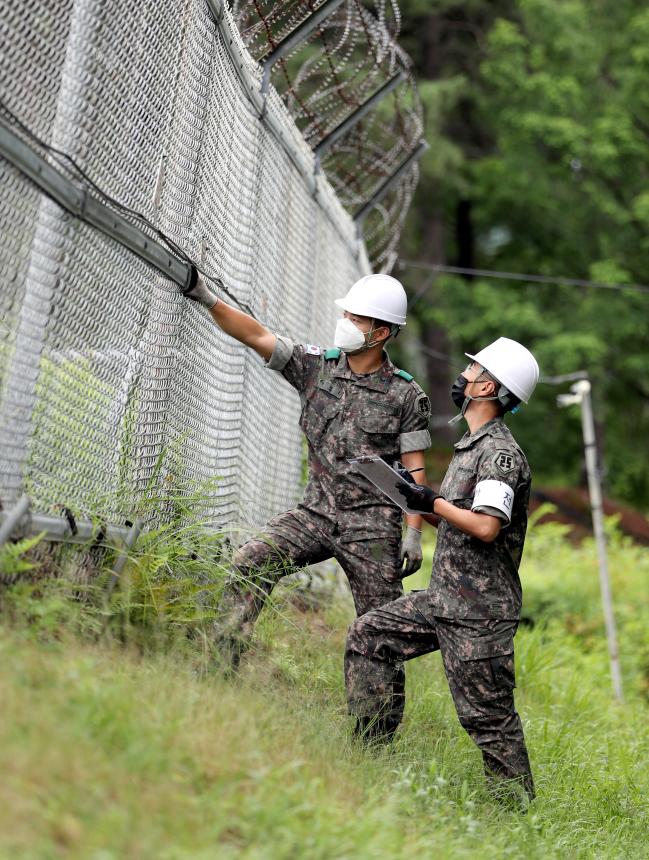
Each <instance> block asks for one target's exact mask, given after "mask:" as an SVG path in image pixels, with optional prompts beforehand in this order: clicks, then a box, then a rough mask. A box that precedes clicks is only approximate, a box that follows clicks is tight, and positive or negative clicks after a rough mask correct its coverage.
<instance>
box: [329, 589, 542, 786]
mask: <svg viewBox="0 0 649 860" xmlns="http://www.w3.org/2000/svg"><path fill="white" fill-rule="evenodd" d="M429 606H430V600H429V594H428V592H426V591H418V592H412V593H410V594H407V595H405V596H404V597H401V598H400V599H398V600H396V601H394V602H393V603H389V604H387V605H385V606H382V607H381V608H380V609H375V610H373V611H372V612H368V613H367V614H365V615H363V616H361V617H360V618H358V619H357V620H356V621H355V622H354V623H353V624H352V625H351V627H350V628H349V633H348V635H347V644H346V649H345V684H346V688H347V700H348V704H349V710H350V713H351V714H353V715H354V716H356V717H357V719H358V725H359V727H360V728H361V729H362V728H363V727H369V728H371V727H373V726H374V727H376V726H378V727H379V731H380V732H382V733H384V734H386V735H390V734H391V733H392V732H394V730H395V729H396V727H397V726H398V724H399V722H400V721H401V717H402V714H403V705H404V685H403V674H402V672H401V666H402V661H404V660H411V659H412V658H413V657H418V656H419V655H421V654H428V653H429V652H431V651H437V650H438V649H439V651H440V653H441V656H442V661H443V664H444V671H445V672H446V678H447V680H448V685H449V688H450V691H451V695H452V697H453V702H454V704H455V709H456V711H457V715H458V718H459V721H460V724H461V725H462V727H463V728H464V729H465V730H466V731H467V732H468V734H469V736H470V737H471V738H472V740H473V741H474V742H475V743H476V744H477V746H478V748H479V749H480V751H481V753H482V757H483V762H484V767H485V772H486V774H487V777H488V778H490V779H491V780H497V781H498V783H499V782H500V781H501V780H516V781H517V782H520V783H521V784H522V786H523V788H524V789H525V791H526V792H527V794H528V796H529V798H530V799H531V798H533V797H534V782H533V779H532V773H531V770H530V762H529V758H528V755H527V749H526V747H525V739H524V737H523V727H522V725H521V720H520V717H519V716H518V714H517V712H516V709H515V707H514V687H515V686H516V685H515V678H514V634H515V632H516V628H517V626H518V622H516V621H505V620H492V619H484V620H482V619H480V620H468V619H449V618H438V617H435V616H432V615H431V614H430V609H429V608H428V607H429ZM397 667H398V671H397V670H396V669H397Z"/></svg>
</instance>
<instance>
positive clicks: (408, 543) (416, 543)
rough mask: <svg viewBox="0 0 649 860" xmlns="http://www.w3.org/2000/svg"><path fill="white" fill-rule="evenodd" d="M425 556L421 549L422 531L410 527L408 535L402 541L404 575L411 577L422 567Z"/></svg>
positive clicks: (407, 531)
mask: <svg viewBox="0 0 649 860" xmlns="http://www.w3.org/2000/svg"><path fill="white" fill-rule="evenodd" d="M423 557H424V554H423V552H422V549H421V531H420V530H419V529H415V528H413V527H412V526H408V528H407V529H406V534H405V537H404V538H403V540H402V541H401V563H402V564H403V563H404V562H405V564H403V569H402V572H403V575H404V576H410V574H411V573H414V572H415V571H416V570H419V568H420V567H421V562H422V559H423Z"/></svg>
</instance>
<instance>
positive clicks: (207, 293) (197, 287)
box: [183, 266, 223, 310]
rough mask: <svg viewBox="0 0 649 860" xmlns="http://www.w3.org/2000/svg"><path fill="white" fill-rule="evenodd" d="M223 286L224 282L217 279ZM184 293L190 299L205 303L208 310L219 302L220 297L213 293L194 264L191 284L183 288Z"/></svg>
mask: <svg viewBox="0 0 649 860" xmlns="http://www.w3.org/2000/svg"><path fill="white" fill-rule="evenodd" d="M215 280H216V282H217V284H219V285H220V286H221V287H222V286H223V284H222V283H221V281H219V280H218V279H215ZM183 295H184V296H187V298H188V299H193V300H194V301H195V302H200V303H201V304H202V305H205V307H206V308H208V310H209V309H210V308H213V307H214V305H215V304H216V303H217V302H218V300H219V297H218V296H217V295H216V293H213V292H212V291H211V290H210V288H209V287H208V286H207V284H206V283H205V278H203V276H202V275H201V274H200V273H199V272H198V271H197V270H196V268H195V267H194V266H192V274H191V277H190V280H189V286H188V287H186V288H185V289H184V290H183Z"/></svg>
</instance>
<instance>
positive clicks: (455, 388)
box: [451, 374, 469, 409]
mask: <svg viewBox="0 0 649 860" xmlns="http://www.w3.org/2000/svg"><path fill="white" fill-rule="evenodd" d="M468 381H469V380H468V379H467V378H466V376H462V374H460V375H459V376H458V378H457V379H456V380H455V382H454V383H453V385H451V400H452V401H453V403H455V405H456V406H457V408H458V409H461V408H462V407H463V406H464V400H465V399H466V394H465V393H464V390H465V388H466V386H467V383H468Z"/></svg>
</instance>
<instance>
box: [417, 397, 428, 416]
mask: <svg viewBox="0 0 649 860" xmlns="http://www.w3.org/2000/svg"><path fill="white" fill-rule="evenodd" d="M417 412H419V414H420V415H426V416H428V415H430V400H429V399H428V398H427V397H426V395H425V394H420V395H419V397H418V398H417Z"/></svg>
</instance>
